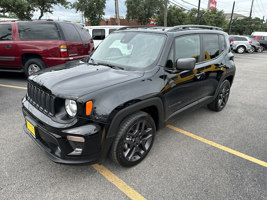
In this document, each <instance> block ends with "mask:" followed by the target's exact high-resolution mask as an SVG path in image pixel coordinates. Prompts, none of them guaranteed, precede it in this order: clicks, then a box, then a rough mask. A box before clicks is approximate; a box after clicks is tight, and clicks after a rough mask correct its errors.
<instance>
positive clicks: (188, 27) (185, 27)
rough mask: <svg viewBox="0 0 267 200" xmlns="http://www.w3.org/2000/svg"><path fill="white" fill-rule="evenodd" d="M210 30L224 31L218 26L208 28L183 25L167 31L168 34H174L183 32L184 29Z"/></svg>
mask: <svg viewBox="0 0 267 200" xmlns="http://www.w3.org/2000/svg"><path fill="white" fill-rule="evenodd" d="M200 28H202V29H210V30H220V31H222V28H219V27H216V26H206V25H181V26H174V27H171V28H169V29H167V32H173V31H181V30H184V29H200Z"/></svg>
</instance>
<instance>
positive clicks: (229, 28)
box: [228, 1, 235, 35]
mask: <svg viewBox="0 0 267 200" xmlns="http://www.w3.org/2000/svg"><path fill="white" fill-rule="evenodd" d="M234 9H235V1H234V2H233V8H232V13H231V19H230V22H229V26H228V34H229V35H230V34H231V29H232V20H233V14H234Z"/></svg>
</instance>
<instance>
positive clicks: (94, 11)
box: [72, 0, 106, 26]
mask: <svg viewBox="0 0 267 200" xmlns="http://www.w3.org/2000/svg"><path fill="white" fill-rule="evenodd" d="M72 7H73V8H75V9H76V11H81V12H82V13H83V15H84V18H85V19H86V20H87V21H88V22H89V24H90V25H92V26H97V25H99V24H100V22H101V20H102V18H103V15H104V14H105V12H104V9H105V7H106V1H105V0H78V1H76V2H75V3H73V4H72Z"/></svg>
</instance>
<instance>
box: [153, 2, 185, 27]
mask: <svg viewBox="0 0 267 200" xmlns="http://www.w3.org/2000/svg"><path fill="white" fill-rule="evenodd" d="M167 16H168V17H167V26H177V25H183V24H187V18H188V14H187V13H186V12H185V10H184V9H183V8H179V7H177V6H170V7H168V15H167ZM156 22H157V25H158V26H163V25H164V19H163V12H160V14H159V15H158V16H157V17H156Z"/></svg>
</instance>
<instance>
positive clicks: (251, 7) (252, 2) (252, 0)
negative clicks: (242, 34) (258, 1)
mask: <svg viewBox="0 0 267 200" xmlns="http://www.w3.org/2000/svg"><path fill="white" fill-rule="evenodd" d="M253 3H254V0H252V2H251V8H250V14H249V18H248V25H247V35H248V29H249V27H250V19H251V15H252V8H253Z"/></svg>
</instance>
